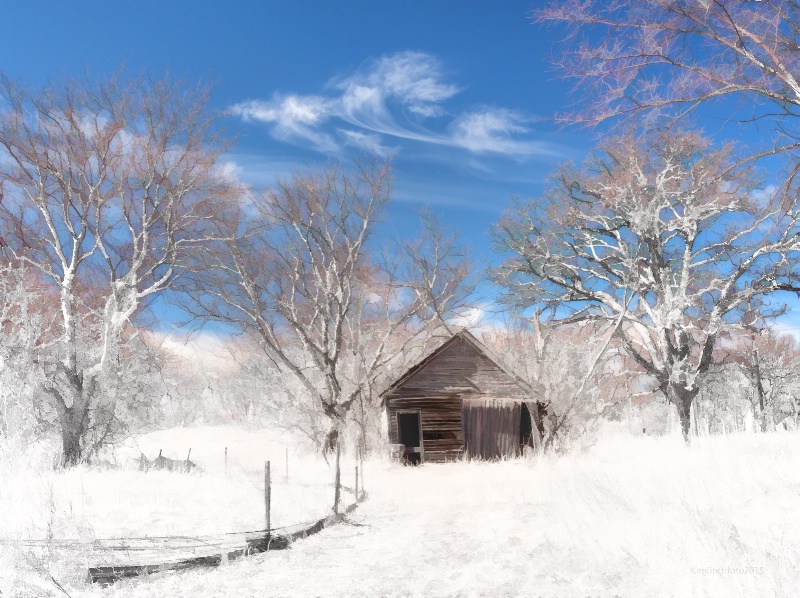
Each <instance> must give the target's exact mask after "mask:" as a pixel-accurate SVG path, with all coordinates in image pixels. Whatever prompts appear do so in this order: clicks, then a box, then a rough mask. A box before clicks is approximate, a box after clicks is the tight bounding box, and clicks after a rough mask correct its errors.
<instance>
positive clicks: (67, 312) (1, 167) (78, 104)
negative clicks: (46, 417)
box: [0, 77, 236, 465]
mask: <svg viewBox="0 0 800 598" xmlns="http://www.w3.org/2000/svg"><path fill="white" fill-rule="evenodd" d="M207 99H208V92H207V90H206V89H203V88H191V87H186V86H183V85H181V84H178V83H171V82H168V81H166V80H148V79H137V80H132V81H129V80H126V79H124V78H122V77H115V78H112V79H111V80H108V81H105V82H100V83H92V82H88V81H84V82H81V81H66V82H59V83H56V84H52V85H48V86H46V87H43V88H41V89H38V90H29V89H26V88H24V87H22V86H20V85H17V84H16V83H15V82H14V81H12V80H10V79H8V78H4V79H2V81H0V153H1V154H2V155H0V183H2V188H3V202H2V214H1V216H2V224H1V225H2V239H3V248H4V250H5V251H6V252H7V254H8V255H9V257H10V258H12V259H13V260H15V261H16V262H18V263H21V264H25V265H27V266H28V267H30V268H33V269H36V270H38V271H39V272H40V274H41V276H42V277H43V279H44V280H46V281H47V282H48V283H49V285H50V286H51V288H53V289H54V291H55V294H56V295H57V297H58V303H59V310H58V327H59V339H58V343H57V346H56V347H54V348H53V350H51V351H49V352H42V354H40V355H39V356H38V358H39V364H40V365H41V367H42V368H43V371H44V373H45V380H46V382H45V391H46V392H47V394H48V395H49V396H50V398H51V400H52V403H53V406H54V408H55V409H56V411H57V412H58V419H59V422H60V428H61V436H62V441H63V461H64V464H65V465H72V464H75V463H77V462H79V461H81V460H82V459H83V458H84V454H85V450H86V449H87V446H86V435H87V431H88V430H89V429H90V428H91V426H92V417H93V412H94V407H93V406H94V405H95V403H96V400H97V399H98V397H99V395H100V394H101V393H102V387H103V385H104V384H105V381H108V380H113V372H114V369H115V368H117V367H118V364H119V363H120V362H121V361H122V360H124V359H125V353H124V352H120V351H119V350H118V349H119V341H120V339H121V338H122V336H123V335H125V334H128V335H130V334H133V332H132V331H131V329H130V325H131V321H132V318H133V317H134V316H135V315H136V314H137V312H139V310H140V308H141V307H142V305H143V303H145V302H147V301H149V300H150V299H152V298H153V297H154V295H155V294H156V293H159V292H160V291H163V290H164V289H166V288H168V287H169V286H170V285H171V284H172V282H173V281H174V279H175V277H176V276H177V275H178V273H179V272H180V271H181V268H182V264H184V263H185V260H186V257H187V256H188V253H189V252H190V249H191V248H192V247H193V246H195V245H196V244H197V243H198V241H199V240H200V239H202V238H203V237H204V236H206V234H207V229H208V228H209V227H208V226H207V222H208V221H209V220H210V219H212V218H214V217H215V215H216V214H217V212H218V209H219V203H220V202H224V201H227V198H228V197H229V196H231V194H232V193H234V192H235V191H236V186H235V185H232V184H231V182H230V181H229V180H228V177H227V176H226V173H225V169H224V168H223V166H222V164H221V161H220V157H221V155H222V153H223V152H224V151H225V149H226V147H227V146H226V143H225V142H224V141H223V140H222V139H221V138H220V137H219V135H218V134H217V133H215V132H214V126H215V125H214V122H215V117H214V116H213V115H212V114H210V112H209V111H208V110H207V108H206V104H207ZM126 329H127V330H128V332H126Z"/></svg>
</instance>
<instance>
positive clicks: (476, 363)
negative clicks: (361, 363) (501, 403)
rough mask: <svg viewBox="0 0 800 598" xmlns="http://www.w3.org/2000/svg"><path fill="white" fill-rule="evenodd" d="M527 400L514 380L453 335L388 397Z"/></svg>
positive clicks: (464, 341) (471, 346) (484, 356)
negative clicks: (470, 396) (462, 396)
mask: <svg viewBox="0 0 800 598" xmlns="http://www.w3.org/2000/svg"><path fill="white" fill-rule="evenodd" d="M455 394H460V395H474V396H476V397H478V396H490V397H514V398H520V399H524V398H527V397H526V395H525V392H524V391H523V389H522V388H520V386H519V384H518V383H517V381H516V380H514V379H513V378H512V377H511V376H509V375H508V374H507V373H506V372H504V371H503V370H502V369H500V368H499V367H498V366H497V365H496V364H495V363H493V362H492V360H491V359H489V358H488V357H487V356H486V355H484V354H483V353H481V352H480V351H478V349H476V348H475V347H474V346H473V345H472V344H471V343H469V342H467V341H466V340H464V339H463V338H461V337H459V336H456V337H454V338H453V339H452V340H451V341H448V342H447V343H446V345H445V346H444V347H443V348H442V350H441V352H440V353H439V354H437V355H436V356H435V357H434V358H433V359H432V360H431V361H429V362H428V363H426V364H424V365H423V366H422V367H421V368H420V369H419V370H417V371H416V372H415V373H414V374H413V375H412V376H411V377H410V378H408V379H407V380H405V381H404V382H403V383H402V384H401V385H400V386H398V387H397V388H394V389H392V390H391V391H390V393H389V394H388V395H387V398H392V399H394V398H404V397H426V396H428V397H431V396H446V395H455Z"/></svg>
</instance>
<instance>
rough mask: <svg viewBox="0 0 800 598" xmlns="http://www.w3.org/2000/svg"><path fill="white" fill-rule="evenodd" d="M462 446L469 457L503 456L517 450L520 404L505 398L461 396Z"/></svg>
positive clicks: (507, 455) (519, 430) (511, 455)
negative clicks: (462, 397) (464, 397)
mask: <svg viewBox="0 0 800 598" xmlns="http://www.w3.org/2000/svg"><path fill="white" fill-rule="evenodd" d="M461 421H462V422H463V425H464V445H465V446H464V448H465V449H466V453H467V455H468V456H469V457H471V458H473V459H474V458H477V459H503V458H508V457H514V456H515V455H516V454H517V453H518V452H519V444H518V443H519V436H520V432H521V429H520V406H519V402H517V401H511V400H508V399H492V398H480V399H464V402H463V403H462V412H461Z"/></svg>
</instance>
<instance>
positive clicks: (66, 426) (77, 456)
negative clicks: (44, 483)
mask: <svg viewBox="0 0 800 598" xmlns="http://www.w3.org/2000/svg"><path fill="white" fill-rule="evenodd" d="M59 419H60V423H61V447H62V457H61V464H62V466H64V467H73V466H75V465H78V464H79V463H80V462H81V461H83V458H84V455H83V447H82V446H81V439H82V438H83V435H84V434H85V433H86V414H85V413H77V412H76V411H75V409H74V407H67V408H66V409H65V410H63V412H62V413H60V414H59Z"/></svg>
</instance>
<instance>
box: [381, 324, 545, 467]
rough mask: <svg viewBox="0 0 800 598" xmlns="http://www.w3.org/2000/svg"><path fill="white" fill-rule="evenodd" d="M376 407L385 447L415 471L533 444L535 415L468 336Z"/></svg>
mask: <svg viewBox="0 0 800 598" xmlns="http://www.w3.org/2000/svg"><path fill="white" fill-rule="evenodd" d="M382 401H383V405H384V407H385V409H386V414H387V419H388V425H389V439H390V442H391V443H392V444H394V445H396V446H397V449H398V455H399V456H401V458H403V459H404V460H405V461H406V462H408V463H413V464H417V463H423V462H427V461H431V462H442V461H452V460H455V459H459V458H461V457H462V456H463V455H465V454H466V455H467V456H469V457H473V458H481V459H498V458H503V457H507V456H508V457H510V456H514V455H518V454H519V453H520V451H521V450H522V448H523V447H524V446H525V445H531V443H532V442H533V439H532V431H533V425H532V421H533V420H532V418H531V413H532V411H533V410H535V409H539V407H540V405H539V404H538V403H537V402H536V400H535V397H534V393H533V391H532V389H531V388H530V387H529V386H528V385H527V384H526V383H525V382H524V381H522V380H521V379H520V378H518V377H517V376H515V375H514V374H513V373H511V372H509V371H507V370H506V369H504V368H503V367H502V366H501V365H500V364H499V362H498V360H497V359H495V358H493V357H492V356H491V355H490V353H489V351H488V350H487V349H486V347H484V346H483V345H482V344H481V343H480V341H478V339H476V338H475V337H474V336H473V335H472V334H470V333H469V332H468V331H466V330H463V331H461V332H459V333H457V334H455V335H454V336H453V337H452V338H450V339H449V340H447V341H446V342H445V343H444V344H442V345H441V346H440V347H439V348H438V349H436V350H435V351H433V352H432V353H430V354H429V355H428V356H427V357H425V358H424V359H423V360H422V361H420V362H419V363H417V364H416V365H415V366H414V367H412V368H411V369H409V370H408V371H407V372H406V373H405V374H403V375H402V376H401V377H400V378H398V379H397V380H396V381H395V382H394V383H392V384H391V386H389V388H387V389H386V390H385V391H384V392H383V394H382ZM538 413H539V412H537V415H538ZM537 421H539V418H538V417H537ZM536 427H537V428H539V429H541V427H540V425H537V426H536Z"/></svg>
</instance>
